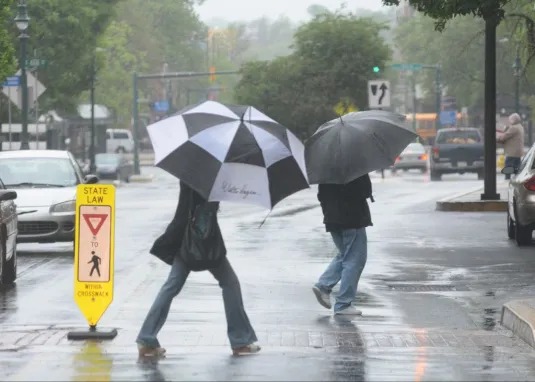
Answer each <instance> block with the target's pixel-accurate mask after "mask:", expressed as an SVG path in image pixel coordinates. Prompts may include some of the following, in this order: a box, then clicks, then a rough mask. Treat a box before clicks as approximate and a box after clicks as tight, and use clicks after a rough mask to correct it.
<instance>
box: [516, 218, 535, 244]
mask: <svg viewBox="0 0 535 382" xmlns="http://www.w3.org/2000/svg"><path fill="white" fill-rule="evenodd" d="M515 218H516V213H515ZM532 234H533V230H532V229H531V228H529V227H526V226H523V225H521V224H520V223H518V218H516V221H515V239H516V244H517V245H518V246H524V245H529V244H531V237H532Z"/></svg>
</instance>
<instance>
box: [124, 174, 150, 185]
mask: <svg viewBox="0 0 535 382" xmlns="http://www.w3.org/2000/svg"><path fill="white" fill-rule="evenodd" d="M153 178H154V176H153V175H131V176H130V179H129V181H130V183H150V182H152V179H153Z"/></svg>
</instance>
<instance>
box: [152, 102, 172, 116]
mask: <svg viewBox="0 0 535 382" xmlns="http://www.w3.org/2000/svg"><path fill="white" fill-rule="evenodd" d="M152 108H153V109H154V111H157V112H162V113H165V112H167V111H169V101H165V100H163V101H156V102H154V104H153V106H152Z"/></svg>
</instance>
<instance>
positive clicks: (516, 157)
mask: <svg viewBox="0 0 535 382" xmlns="http://www.w3.org/2000/svg"><path fill="white" fill-rule="evenodd" d="M496 141H497V142H499V143H503V151H504V155H505V167H514V168H515V169H518V168H519V167H520V160H521V158H522V156H523V155H524V126H522V118H521V117H520V115H518V113H513V114H511V115H510V116H509V124H508V125H507V126H506V127H505V129H504V130H503V132H499V133H497V134H496ZM510 178H511V175H510V174H506V175H505V179H510Z"/></svg>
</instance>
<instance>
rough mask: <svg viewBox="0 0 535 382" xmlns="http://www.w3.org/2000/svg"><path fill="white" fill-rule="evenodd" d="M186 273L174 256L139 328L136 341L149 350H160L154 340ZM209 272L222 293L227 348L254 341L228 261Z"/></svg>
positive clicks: (254, 335) (253, 334) (238, 284)
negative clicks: (227, 341)
mask: <svg viewBox="0 0 535 382" xmlns="http://www.w3.org/2000/svg"><path fill="white" fill-rule="evenodd" d="M189 272H190V270H189V269H188V268H187V266H186V265H185V264H184V262H183V261H182V260H181V259H180V258H179V257H178V256H176V257H175V260H174V262H173V265H172V266H171V272H170V273H169V277H168V278H167V281H166V282H165V283H164V284H163V286H162V288H161V289H160V292H159V293H158V296H156V300H155V301H154V303H153V304H152V307H151V308H150V310H149V313H148V314H147V317H146V318H145V321H144V322H143V325H142V326H141V330H140V332H139V334H138V337H137V340H136V342H137V343H138V344H140V345H145V346H149V347H160V343H159V342H158V339H157V338H156V337H157V335H158V333H159V331H160V330H161V329H162V327H163V325H164V323H165V321H166V319H167V315H168V314H169V309H170V308H171V302H172V301H173V298H174V297H176V296H177V295H178V294H179V293H180V290H181V289H182V287H183V286H184V284H185V282H186V279H187V278H188V275H189ZM210 273H212V275H213V276H214V277H215V279H216V280H217V281H219V286H220V287H221V289H222V290H223V302H224V304H225V315H226V317H227V334H228V338H229V342H230V345H231V346H232V347H233V348H236V347H241V346H246V345H250V344H252V343H253V342H256V341H257V338H256V334H255V331H254V329H253V327H252V326H251V323H250V322H249V318H248V317H247V314H246V313H245V308H244V306H243V300H242V294H241V288H240V282H239V281H238V277H237V276H236V274H235V273H234V270H233V269H232V267H231V265H230V263H229V262H228V260H227V259H226V258H225V259H224V260H223V262H222V263H221V264H220V265H219V266H218V267H217V268H214V269H210Z"/></svg>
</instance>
